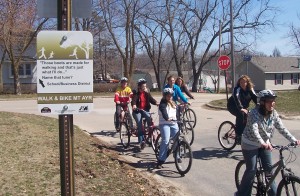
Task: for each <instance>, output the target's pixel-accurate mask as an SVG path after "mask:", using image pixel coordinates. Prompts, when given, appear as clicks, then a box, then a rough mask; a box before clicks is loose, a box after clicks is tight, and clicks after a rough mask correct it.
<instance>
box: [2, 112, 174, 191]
mask: <svg viewBox="0 0 300 196" xmlns="http://www.w3.org/2000/svg"><path fill="white" fill-rule="evenodd" d="M74 129H75V130H74V154H75V155H74V160H75V192H76V195H84V196H85V195H91V196H93V195H128V196H132V195H171V194H172V189H171V190H170V192H169V193H168V194H166V193H164V192H163V191H162V190H161V189H160V188H159V186H161V185H160V183H157V182H156V180H154V179H153V178H152V177H150V176H147V178H146V177H143V173H140V172H138V171H137V170H135V169H134V168H132V167H130V166H129V165H127V164H125V163H123V162H122V161H119V160H118V154H117V152H115V151H113V150H110V149H109V147H108V146H106V145H104V144H102V143H101V142H100V141H99V140H98V139H96V138H93V137H90V136H89V135H87V134H86V133H84V132H83V131H81V130H79V128H78V127H74ZM0 130H1V131H0V157H1V158H0V165H1V167H0V187H1V188H0V195H60V162H59V160H60V158H59V138H58V120H57V119H53V118H49V117H43V116H36V115H29V114H17V113H8V112H0ZM173 194H174V193H173Z"/></svg>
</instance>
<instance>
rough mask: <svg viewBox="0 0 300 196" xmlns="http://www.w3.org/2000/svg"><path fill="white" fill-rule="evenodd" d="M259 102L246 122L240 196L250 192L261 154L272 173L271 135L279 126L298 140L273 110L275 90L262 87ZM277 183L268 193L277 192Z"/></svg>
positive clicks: (283, 131)
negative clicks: (243, 170) (244, 166)
mask: <svg viewBox="0 0 300 196" xmlns="http://www.w3.org/2000/svg"><path fill="white" fill-rule="evenodd" d="M257 97H258V100H257V102H258V103H259V104H258V105H257V106H256V108H254V109H253V110H251V111H250V112H249V114H248V120H247V125H246V127H245V130H244V133H243V135H242V144H241V147H242V152H243V156H244V160H245V162H246V170H245V173H244V175H243V178H242V181H241V185H240V187H239V190H238V195H240V196H248V195H251V188H252V184H253V180H254V177H255V173H256V161H257V156H258V155H259V157H260V159H261V161H262V166H263V168H264V170H265V171H267V172H268V173H269V174H271V172H272V152H271V151H272V145H271V143H270V138H271V137H272V135H273V133H274V129H275V128H276V129H277V130H278V131H279V133H280V134H282V135H283V136H284V137H285V138H287V139H288V140H289V141H290V142H297V144H298V145H299V144H300V140H297V139H296V138H295V137H294V136H293V135H291V133H290V132H289V131H288V130H287V129H286V128H285V127H284V125H283V124H282V121H281V119H280V117H279V115H278V113H277V111H276V110H275V109H274V107H275V98H276V97H277V96H276V95H275V93H274V92H273V91H272V90H262V91H260V92H259V93H258V96H257ZM276 189H277V188H276V184H275V182H273V184H272V185H271V189H270V190H269V192H268V193H269V195H276Z"/></svg>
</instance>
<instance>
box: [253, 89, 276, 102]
mask: <svg viewBox="0 0 300 196" xmlns="http://www.w3.org/2000/svg"><path fill="white" fill-rule="evenodd" d="M276 97H277V95H276V94H275V93H274V91H272V90H268V89H266V90H262V91H259V93H258V94H257V102H258V103H259V102H260V101H265V100H266V99H275V98H276Z"/></svg>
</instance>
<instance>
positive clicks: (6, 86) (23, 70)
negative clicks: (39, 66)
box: [0, 44, 37, 93]
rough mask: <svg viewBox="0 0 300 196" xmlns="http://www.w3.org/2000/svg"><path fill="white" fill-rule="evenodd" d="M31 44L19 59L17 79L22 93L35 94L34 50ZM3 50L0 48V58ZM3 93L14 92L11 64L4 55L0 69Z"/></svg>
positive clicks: (33, 45)
mask: <svg viewBox="0 0 300 196" xmlns="http://www.w3.org/2000/svg"><path fill="white" fill-rule="evenodd" d="M35 47H36V46H35V44H32V45H31V46H30V47H29V48H28V49H27V50H26V52H25V53H24V54H23V56H22V58H21V63H20V66H19V77H20V83H21V89H22V93H35V92H36V81H37V76H36V48H35ZM3 51H4V50H3V48H2V47H0V57H1V58H2V56H3ZM1 71H2V81H3V91H4V93H13V92H14V76H13V68H12V63H11V61H10V59H9V57H8V55H7V53H6V55H5V56H4V60H3V63H2V67H1Z"/></svg>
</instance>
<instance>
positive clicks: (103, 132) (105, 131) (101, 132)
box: [90, 130, 119, 137]
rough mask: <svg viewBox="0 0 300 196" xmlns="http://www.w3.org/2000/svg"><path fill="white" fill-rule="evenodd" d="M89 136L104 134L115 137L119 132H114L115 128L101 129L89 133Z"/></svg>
mask: <svg viewBox="0 0 300 196" xmlns="http://www.w3.org/2000/svg"><path fill="white" fill-rule="evenodd" d="M90 135H91V136H93V137H94V136H95V137H96V136H106V137H117V136H119V133H118V132H116V130H101V131H98V132H93V133H90Z"/></svg>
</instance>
